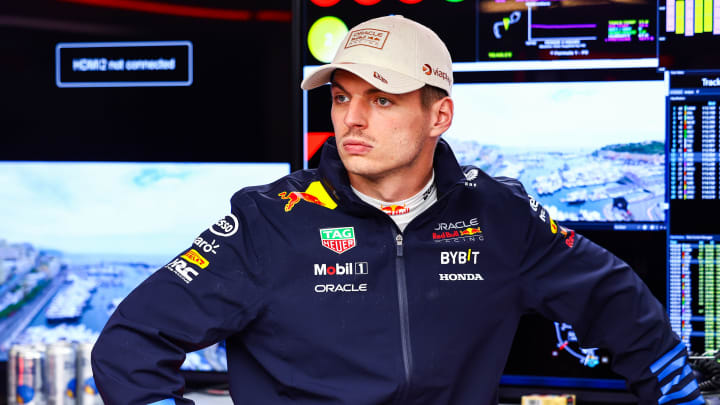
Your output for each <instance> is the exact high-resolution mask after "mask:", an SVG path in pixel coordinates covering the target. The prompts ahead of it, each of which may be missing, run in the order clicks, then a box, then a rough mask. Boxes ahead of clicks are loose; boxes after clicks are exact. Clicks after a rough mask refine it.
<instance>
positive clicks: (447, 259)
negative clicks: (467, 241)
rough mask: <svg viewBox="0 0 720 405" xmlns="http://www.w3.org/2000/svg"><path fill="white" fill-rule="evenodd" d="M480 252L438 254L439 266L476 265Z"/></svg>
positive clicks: (469, 250)
mask: <svg viewBox="0 0 720 405" xmlns="http://www.w3.org/2000/svg"><path fill="white" fill-rule="evenodd" d="M479 254H480V252H473V251H472V249H468V250H467V252H466V251H464V250H463V251H455V252H453V251H450V252H440V264H477V258H478V255H479Z"/></svg>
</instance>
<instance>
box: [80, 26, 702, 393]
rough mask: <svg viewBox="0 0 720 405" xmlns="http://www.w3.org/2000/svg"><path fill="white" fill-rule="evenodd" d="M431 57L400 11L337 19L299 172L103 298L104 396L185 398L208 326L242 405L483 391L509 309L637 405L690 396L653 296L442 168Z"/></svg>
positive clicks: (423, 31) (519, 195) (597, 253)
mask: <svg viewBox="0 0 720 405" xmlns="http://www.w3.org/2000/svg"><path fill="white" fill-rule="evenodd" d="M451 68H452V65H451V60H450V55H449V53H448V51H447V49H446V47H445V45H444V44H443V43H442V41H441V40H440V39H439V38H438V37H437V36H436V35H435V34H434V33H433V32H432V31H430V30H429V29H427V28H426V27H424V26H422V25H420V24H417V23H415V22H413V21H410V20H408V19H405V18H403V17H400V16H391V17H382V18H378V19H373V20H370V21H367V22H365V23H362V24H360V25H358V26H356V27H354V28H353V29H352V30H351V31H350V32H349V33H348V35H347V37H346V39H345V40H344V41H343V43H342V45H341V47H340V50H339V51H338V53H337V55H336V57H335V60H334V63H333V64H330V65H326V66H324V67H321V68H319V69H318V70H317V71H315V72H313V73H312V74H311V75H310V76H309V77H307V78H306V79H305V80H304V82H303V84H302V86H303V88H304V89H311V88H314V87H318V86H321V85H323V84H325V83H327V82H330V83H331V92H332V100H333V101H332V112H331V116H332V122H333V125H334V129H335V138H334V139H331V140H330V141H329V142H328V143H327V144H326V145H325V147H324V150H323V152H322V158H321V162H320V166H319V168H318V169H317V170H307V171H300V172H296V173H293V174H291V175H289V176H287V177H285V178H282V179H280V180H278V181H276V182H275V183H272V184H269V185H265V186H259V187H251V188H247V189H244V190H241V191H240V192H238V193H236V194H235V195H234V196H233V198H232V210H231V213H230V214H228V215H227V216H226V217H225V218H223V219H221V220H220V221H218V223H216V224H214V225H212V226H211V227H210V228H209V229H208V230H206V231H205V232H204V233H202V234H201V235H200V237H199V238H198V240H199V241H200V242H198V240H196V241H195V244H196V245H197V244H198V243H200V244H202V241H203V240H206V239H215V240H216V241H217V242H218V243H219V245H220V246H219V247H217V248H216V249H215V251H213V252H210V253H206V252H204V251H202V250H201V249H198V247H199V246H200V245H198V246H191V247H190V248H189V249H188V250H187V251H186V252H183V253H182V254H181V255H179V256H178V257H176V258H175V259H174V260H173V261H171V262H170V263H169V264H168V265H166V266H165V268H163V269H160V270H159V271H157V272H156V273H155V274H154V275H152V276H151V277H150V278H149V279H148V280H146V281H145V282H144V283H143V284H142V285H140V286H139V287H138V288H137V289H136V290H135V291H134V292H133V293H131V294H130V295H129V296H128V298H127V299H126V300H125V301H124V302H123V303H122V304H121V305H120V306H119V308H118V310H117V311H116V312H115V314H114V315H113V316H112V318H111V319H110V321H109V322H108V324H107V326H106V327H105V330H104V331H103V333H102V335H101V336H100V338H99V340H98V342H97V344H96V346H95V349H94V352H93V369H94V372H95V378H96V382H97V385H98V388H99V390H100V392H101V393H102V395H103V398H104V399H105V401H106V403H108V404H115V403H131V404H147V403H162V404H165V403H168V404H172V403H189V401H188V400H184V399H182V390H183V385H184V382H183V380H182V378H181V377H180V375H179V374H178V367H179V366H180V364H181V363H182V361H183V359H184V356H185V353H186V352H188V351H191V350H196V349H199V348H201V347H205V346H208V345H210V344H212V343H214V342H217V341H220V340H223V339H224V340H226V343H227V353H228V368H229V377H230V386H231V395H232V397H233V399H234V400H235V401H236V402H237V403H242V404H281V403H291V402H292V403H294V404H319V403H337V404H340V403H342V404H387V403H398V404H483V405H484V404H493V403H497V387H498V383H499V380H500V376H501V373H502V370H503V366H504V363H505V360H506V358H507V354H508V352H509V350H510V345H511V342H512V336H513V334H514V332H515V330H516V327H517V324H518V320H519V318H520V316H521V315H522V314H523V313H526V312H528V311H537V312H539V313H541V314H543V315H545V316H546V317H548V318H550V319H553V320H562V321H565V322H569V323H571V324H572V325H573V326H574V327H575V331H576V333H577V335H578V337H579V339H580V340H581V341H582V342H583V344H585V345H592V346H598V347H603V348H607V349H608V350H610V351H611V352H612V354H613V365H612V366H613V369H614V370H615V371H616V372H618V373H620V374H621V375H623V376H625V377H626V378H627V380H628V382H629V386H630V388H631V389H632V391H633V392H634V393H635V394H637V395H638V397H639V398H640V400H641V403H642V404H656V403H661V404H675V403H686V404H701V403H703V399H702V397H701V396H700V394H699V391H698V389H697V384H696V382H695V380H694V377H693V375H692V373H691V371H690V369H689V367H687V365H686V363H685V361H686V360H685V359H686V352H685V347H684V345H683V343H681V342H680V341H679V340H678V338H677V336H675V335H674V334H673V333H672V331H671V330H670V327H669V325H668V322H667V320H666V317H665V314H664V310H663V308H662V306H661V305H660V304H659V303H658V302H657V301H656V300H655V299H654V298H653V297H652V295H651V294H650V292H649V291H648V289H647V288H646V287H645V286H644V285H643V283H642V282H641V281H640V280H639V279H638V278H637V277H636V276H635V274H634V272H633V271H632V270H631V269H630V268H629V267H628V266H627V265H626V264H625V263H623V262H622V261H620V260H619V259H617V258H616V257H614V256H613V255H611V254H610V253H608V252H607V251H605V250H604V249H602V248H600V247H598V246H596V245H594V244H593V243H592V242H590V241H588V240H586V239H584V238H583V237H581V236H580V235H577V234H575V233H574V232H573V231H571V230H567V229H564V228H562V227H560V226H558V225H557V224H556V223H555V222H554V221H553V220H552V219H551V218H550V217H549V215H548V214H547V212H546V211H545V210H544V209H543V208H542V206H540V205H539V204H538V203H537V202H536V201H535V200H533V199H532V198H529V197H528V195H527V193H526V192H525V191H524V189H523V187H522V186H521V185H520V184H519V183H518V182H517V181H514V180H510V179H493V178H490V177H488V176H487V175H486V174H484V173H483V172H482V171H479V170H478V169H477V168H473V167H464V168H462V167H460V166H459V165H458V163H457V161H456V160H455V158H454V156H453V154H452V152H451V150H450V148H449V147H448V145H447V144H446V143H445V142H444V141H442V140H439V139H440V135H441V134H442V133H443V132H444V131H445V130H446V129H447V128H448V127H449V126H450V124H451V122H452V117H453V102H452V99H451V98H450V97H449V96H450V94H451V90H452V75H451V71H452V70H451Z"/></svg>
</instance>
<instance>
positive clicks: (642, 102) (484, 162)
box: [443, 79, 667, 230]
mask: <svg viewBox="0 0 720 405" xmlns="http://www.w3.org/2000/svg"><path fill="white" fill-rule="evenodd" d="M666 94H667V83H666V82H665V81H664V80H662V79H660V80H657V79H656V80H632V81H631V80H616V81H567V82H565V81H563V82H557V81H556V82H524V83H518V82H506V83H498V82H494V83H478V82H475V83H472V82H462V83H457V82H456V84H455V85H454V86H453V100H454V102H455V115H454V117H453V123H452V126H451V127H450V129H449V130H448V131H447V132H446V133H445V134H444V135H443V137H444V138H445V139H446V140H447V141H448V142H449V143H450V145H451V147H452V148H453V150H454V151H455V153H456V156H457V157H458V160H459V161H460V163H461V164H471V165H475V166H478V167H480V168H481V169H483V170H484V171H485V172H487V173H488V174H490V175H492V176H507V177H512V178H517V179H518V180H520V181H521V182H522V183H523V185H524V186H525V188H526V189H527V191H528V193H530V194H531V195H533V196H534V197H535V198H536V199H538V200H539V201H540V202H541V203H542V204H543V206H544V207H545V208H546V209H547V210H548V212H549V213H550V215H551V216H552V218H554V219H555V220H558V221H562V222H564V223H565V224H566V225H569V226H571V227H575V228H582V227H585V226H588V225H593V226H603V225H607V227H610V228H611V229H633V230H657V229H664V221H665V120H664V116H665V95H666Z"/></svg>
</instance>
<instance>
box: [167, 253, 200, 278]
mask: <svg viewBox="0 0 720 405" xmlns="http://www.w3.org/2000/svg"><path fill="white" fill-rule="evenodd" d="M165 268H166V269H168V270H170V271H172V272H173V273H175V275H177V276H178V277H180V278H181V279H182V280H183V281H184V282H185V283H190V282H191V281H193V278H194V277H196V276H197V275H198V274H200V273H198V272H197V270H196V269H195V268H194V267H192V266H190V265H189V264H188V262H186V261H185V260H183V259H181V258H177V259H175V260H173V261H171V262H170V263H168V264H166V265H165Z"/></svg>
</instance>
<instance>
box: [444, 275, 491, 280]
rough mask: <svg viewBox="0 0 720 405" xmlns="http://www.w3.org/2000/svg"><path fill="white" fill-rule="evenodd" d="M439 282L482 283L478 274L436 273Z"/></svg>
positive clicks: (481, 278) (481, 277)
mask: <svg viewBox="0 0 720 405" xmlns="http://www.w3.org/2000/svg"><path fill="white" fill-rule="evenodd" d="M438 276H440V281H483V280H485V279H484V278H483V276H482V274H480V273H438Z"/></svg>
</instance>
